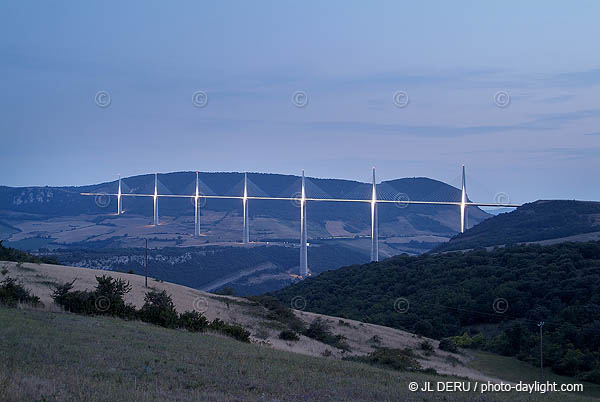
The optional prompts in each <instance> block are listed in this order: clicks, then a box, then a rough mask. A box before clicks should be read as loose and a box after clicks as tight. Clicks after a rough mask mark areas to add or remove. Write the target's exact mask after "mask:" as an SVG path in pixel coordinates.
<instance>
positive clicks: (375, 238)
mask: <svg viewBox="0 0 600 402" xmlns="http://www.w3.org/2000/svg"><path fill="white" fill-rule="evenodd" d="M371 261H379V223H378V220H377V185H376V184H375V167H373V191H372V193H371Z"/></svg>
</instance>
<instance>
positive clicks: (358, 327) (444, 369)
mask: <svg viewBox="0 0 600 402" xmlns="http://www.w3.org/2000/svg"><path fill="white" fill-rule="evenodd" d="M0 269H2V270H3V272H4V274H3V276H10V277H13V278H18V279H19V280H20V281H22V282H23V284H24V285H25V286H26V287H27V288H29V289H31V291H32V293H33V294H35V295H36V296H39V297H40V299H41V301H42V302H43V303H44V309H47V310H57V309H58V307H57V306H56V305H54V304H53V302H52V299H51V294H52V292H53V288H54V285H55V284H58V283H64V282H68V281H72V280H74V279H76V281H75V286H74V288H75V289H77V290H84V289H93V288H94V287H95V285H96V279H95V277H96V276H100V275H110V276H112V277H115V278H122V279H125V280H127V281H129V282H130V283H131V285H132V287H133V289H132V291H131V292H130V293H129V294H128V295H127V296H126V298H127V301H128V302H131V303H133V304H134V305H135V306H136V307H138V308H139V307H140V306H141V305H142V304H143V302H144V295H145V293H146V291H147V290H148V289H146V288H145V286H144V277H143V276H139V275H134V274H126V273H120V272H112V271H103V270H93V269H84V268H76V267H68V266H59V265H49V264H32V263H25V264H17V263H13V262H0ZM148 287H149V288H151V289H156V290H165V291H166V292H167V293H168V294H170V295H171V296H172V298H173V302H174V303H175V305H176V308H177V310H178V311H180V312H183V311H186V310H194V309H195V310H199V311H202V312H203V313H204V315H205V316H206V317H207V318H208V319H210V320H213V319H215V318H219V319H221V320H223V321H225V322H229V323H238V324H240V325H242V326H244V327H245V328H246V329H248V330H249V331H250V332H251V333H252V341H253V343H257V344H262V345H264V346H265V347H269V348H273V349H278V350H285V351H289V352H295V353H300V354H303V355H311V356H328V358H330V359H341V358H342V357H344V356H348V355H365V354H367V353H369V352H371V351H373V350H374V349H375V346H383V347H389V348H405V347H409V348H411V349H414V350H415V351H416V353H417V354H418V355H419V358H420V363H421V364H422V366H423V367H424V368H433V369H435V370H436V371H437V372H438V373H441V374H449V375H456V376H461V377H468V378H472V379H476V380H495V378H492V377H490V376H488V375H485V374H483V373H481V372H480V371H477V370H475V369H473V368H470V367H467V362H468V361H469V360H470V359H471V357H470V355H469V354H466V353H462V354H450V353H447V352H444V351H441V350H439V349H438V348H437V346H438V342H437V341H435V340H432V339H427V338H423V337H419V336H416V335H414V334H411V333H408V332H404V331H400V330H397V329H393V328H388V327H383V326H379V325H373V324H367V323H362V322H359V321H354V320H348V319H341V318H337V317H331V316H324V315H320V314H314V313H309V312H305V311H299V310H294V312H295V314H296V316H297V317H298V318H300V319H301V320H302V321H303V322H305V323H306V324H310V323H311V322H312V321H313V320H314V319H315V318H317V317H321V318H322V319H324V320H327V321H328V322H329V324H330V325H331V327H332V332H333V333H334V334H340V335H343V336H344V337H346V339H347V344H348V345H349V347H350V351H349V352H344V351H342V350H339V349H336V348H334V347H332V346H330V345H326V344H324V343H321V342H319V341H316V340H314V339H311V338H308V337H305V336H302V335H301V336H300V340H299V341H296V342H290V341H284V340H281V339H279V338H278V335H279V333H280V331H281V323H279V322H277V321H274V320H271V319H269V318H267V310H266V309H265V308H264V307H262V306H260V305H257V304H256V303H253V302H250V301H249V300H247V299H244V298H239V297H232V296H220V295H214V294H210V293H206V292H202V291H199V290H196V289H191V288H188V287H186V286H181V285H176V284H172V283H166V282H160V281H157V280H155V279H152V278H148ZM426 340H428V341H429V342H430V343H431V344H432V345H433V346H434V351H435V353H433V354H429V355H427V354H425V353H424V352H422V351H421V350H420V344H421V342H423V341H426Z"/></svg>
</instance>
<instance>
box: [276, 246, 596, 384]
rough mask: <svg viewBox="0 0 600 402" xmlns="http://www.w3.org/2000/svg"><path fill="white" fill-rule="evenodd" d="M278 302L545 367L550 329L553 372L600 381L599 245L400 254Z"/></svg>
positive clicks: (310, 282)
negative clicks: (541, 361)
mask: <svg viewBox="0 0 600 402" xmlns="http://www.w3.org/2000/svg"><path fill="white" fill-rule="evenodd" d="M274 295H275V296H276V297H278V298H279V299H280V300H282V301H284V302H286V303H290V302H291V301H292V299H294V298H298V297H300V298H303V302H304V301H305V302H306V309H307V310H309V311H314V312H318V313H324V314H329V315H334V316H340V317H347V318H352V319H358V320H363V321H367V322H371V323H377V324H381V325H386V326H391V327H394V328H400V329H406V330H409V331H413V332H416V333H418V334H421V335H425V336H431V337H435V338H444V337H450V336H460V338H456V339H455V341H456V342H457V343H458V344H459V345H461V346H466V347H477V348H481V349H486V350H490V351H493V352H497V353H501V354H504V355H510V356H517V357H519V358H520V359H522V360H525V361H529V362H531V363H536V364H538V363H537V362H538V361H539V360H538V359H539V327H538V322H540V321H544V322H545V325H544V327H543V330H544V342H543V344H544V364H545V365H546V366H549V367H551V368H552V370H554V371H555V372H556V373H560V374H566V375H571V376H577V377H578V378H580V379H585V380H588V381H594V382H600V242H587V243H562V244H557V245H553V246H539V245H519V246H510V247H505V248H497V249H495V250H493V251H485V250H476V251H472V252H467V253H446V254H436V255H433V254H426V255H421V256H417V257H409V256H407V255H401V256H397V257H394V258H390V259H387V260H385V261H383V262H379V263H370V264H365V265H353V266H349V267H345V268H340V269H338V270H335V271H328V272H324V273H322V274H321V275H319V276H317V277H314V278H310V279H307V280H305V281H302V282H299V283H296V284H294V285H291V286H289V287H287V288H285V289H282V290H280V291H278V292H275V293H274ZM297 300H298V299H296V304H298V302H297ZM465 334H466V335H465ZM463 335H464V336H463Z"/></svg>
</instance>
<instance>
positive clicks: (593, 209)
mask: <svg viewBox="0 0 600 402" xmlns="http://www.w3.org/2000/svg"><path fill="white" fill-rule="evenodd" d="M598 217H600V202H593V201H573V200H552V201H536V202H533V203H530V204H525V205H523V206H522V207H519V208H517V209H516V210H514V211H512V212H509V213H504V214H500V215H498V216H495V217H493V218H490V219H487V220H485V221H483V222H481V223H479V224H478V225H475V226H474V227H472V228H471V229H469V230H467V231H466V232H465V233H459V234H458V235H456V236H454V237H453V238H452V239H451V240H450V241H449V242H448V243H445V244H441V245H440V246H438V247H437V248H436V249H434V250H433V251H437V252H442V251H452V250H467V249H474V248H478V247H488V246H499V245H504V244H516V243H525V242H534V241H539V240H548V239H558V238H562V237H567V236H572V235H578V234H582V233H590V232H598V231H600V219H599V218H598Z"/></svg>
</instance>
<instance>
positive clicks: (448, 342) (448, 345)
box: [438, 338, 458, 353]
mask: <svg viewBox="0 0 600 402" xmlns="http://www.w3.org/2000/svg"><path fill="white" fill-rule="evenodd" d="M438 348H439V349H440V350H444V351H446V352H450V353H457V352H458V347H456V343H454V340H452V338H444V339H442V340H441V341H440V345H439V346H438Z"/></svg>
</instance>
